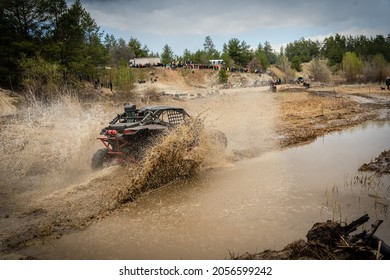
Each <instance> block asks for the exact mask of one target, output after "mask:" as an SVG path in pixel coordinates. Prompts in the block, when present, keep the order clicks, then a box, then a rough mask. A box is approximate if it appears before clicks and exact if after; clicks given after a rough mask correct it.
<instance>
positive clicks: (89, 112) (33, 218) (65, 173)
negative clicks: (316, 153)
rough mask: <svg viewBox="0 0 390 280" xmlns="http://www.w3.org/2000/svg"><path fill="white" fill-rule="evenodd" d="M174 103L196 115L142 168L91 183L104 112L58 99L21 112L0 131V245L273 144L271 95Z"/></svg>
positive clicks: (108, 172) (109, 172)
mask: <svg viewBox="0 0 390 280" xmlns="http://www.w3.org/2000/svg"><path fill="white" fill-rule="evenodd" d="M180 105H181V107H184V108H185V109H186V110H187V111H188V112H189V113H190V115H192V116H196V115H198V116H199V115H200V116H201V117H198V118H194V119H193V121H190V122H188V123H187V124H185V125H182V126H180V127H178V128H177V129H176V130H174V131H172V133H170V134H169V135H167V136H165V137H163V138H162V139H161V141H159V143H158V144H157V145H154V146H153V147H151V148H150V149H149V151H148V152H147V154H146V156H145V158H144V160H143V161H142V162H139V163H137V164H132V165H129V166H116V167H110V168H107V169H104V170H102V171H99V172H97V173H92V176H91V178H88V174H91V172H92V171H91V169H90V160H91V157H92V155H93V153H94V152H95V151H96V150H97V149H99V148H101V143H99V141H97V140H96V136H97V133H98V132H99V130H100V129H101V128H102V127H104V126H105V125H106V124H107V120H110V119H111V118H112V115H113V113H112V111H113V110H112V109H110V108H105V107H104V106H103V105H99V104H93V105H91V106H89V107H87V108H85V105H81V104H80V103H79V102H77V101H74V100H72V99H70V98H64V99H63V100H61V101H60V102H58V103H54V104H52V105H50V106H38V107H34V108H30V109H27V110H26V111H24V112H23V113H21V114H20V115H19V116H18V117H15V118H14V119H12V120H10V121H9V122H8V123H6V124H4V125H2V127H1V132H2V134H3V136H4V137H3V138H2V142H3V143H2V145H1V153H0V157H1V158H0V160H1V162H2V164H1V166H0V175H1V177H2V178H5V179H4V180H3V181H2V182H1V184H2V185H1V188H0V192H1V193H0V194H1V198H2V200H3V201H1V202H2V205H3V206H5V208H7V209H6V210H7V211H6V213H8V214H7V216H8V215H9V218H6V219H1V215H0V226H4V227H5V228H8V229H9V230H8V231H7V232H5V233H3V236H1V235H0V241H1V240H4V242H3V244H8V245H10V246H11V247H19V246H23V244H26V242H28V241H29V240H31V239H35V238H37V237H38V238H40V237H43V236H47V235H53V234H55V233H57V234H60V235H61V234H63V233H65V232H69V231H70V230H74V229H79V228H83V227H85V226H88V225H89V224H91V223H92V222H93V221H96V220H98V219H100V218H101V217H104V216H106V215H107V214H108V213H110V212H111V211H113V210H115V209H117V208H118V207H121V206H122V205H123V203H125V202H128V201H133V200H134V199H136V198H137V197H138V196H139V195H140V194H142V193H144V192H145V191H148V190H151V189H155V188H158V187H161V186H163V185H165V184H167V183H169V182H171V181H173V180H175V179H178V178H186V177H189V176H194V175H197V174H201V173H202V170H204V169H210V168H215V167H220V166H221V165H224V164H231V160H230V159H229V156H226V155H229V153H230V154H233V157H237V154H238V153H237V151H239V152H240V154H244V153H245V152H246V154H245V156H244V157H252V156H255V155H257V154H258V153H260V152H261V151H263V150H266V149H269V147H273V145H274V143H275V132H274V131H275V130H274V121H273V120H274V116H275V109H274V107H273V105H274V104H273V97H272V96H270V95H266V93H264V92H263V93H262V92H258V90H256V91H255V92H246V93H240V95H238V94H236V93H231V94H226V95H222V96H218V97H215V98H210V99H207V102H205V100H202V99H199V100H190V101H188V102H185V103H181V104H180ZM210 128H216V129H218V130H221V131H223V132H224V133H225V135H226V137H227V139H228V140H227V149H221V147H220V146H218V145H215V141H214V140H215V139H214V136H215V134H214V135H213V134H212V133H210V130H209V129H210ZM232 151H233V152H232ZM23 193H24V195H23ZM10 198H12V199H10ZM24 198H26V199H24ZM38 198H39V199H38ZM12 200H14V201H16V202H17V204H18V206H20V205H21V206H24V207H22V208H24V209H20V210H21V211H19V213H21V214H20V215H18V216H17V215H15V214H12V213H16V212H10V209H12V208H13V206H12V205H11V204H12V203H11V204H10V201H12ZM3 202H7V203H4V204H3ZM6 204H8V205H6ZM7 206H8V207H7ZM1 210H2V209H1V208H0V214H1V212H2V211H1ZM23 212H24V213H23ZM3 216H5V214H4V213H3ZM11 225H13V226H12V227H10V226H11ZM0 243H1V242H0ZM0 247H1V246H0ZM0 249H1V248H0ZM0 251H1V250H0Z"/></svg>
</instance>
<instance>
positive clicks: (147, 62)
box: [129, 57, 161, 67]
mask: <svg viewBox="0 0 390 280" xmlns="http://www.w3.org/2000/svg"><path fill="white" fill-rule="evenodd" d="M160 65H161V59H160V58H159V57H140V58H133V59H130V60H129V66H130V67H150V66H160Z"/></svg>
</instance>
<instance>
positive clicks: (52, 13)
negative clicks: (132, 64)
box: [0, 0, 390, 90]
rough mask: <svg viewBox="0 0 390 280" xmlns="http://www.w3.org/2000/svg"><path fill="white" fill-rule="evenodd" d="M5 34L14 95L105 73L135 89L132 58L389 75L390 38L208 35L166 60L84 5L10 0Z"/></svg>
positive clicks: (6, 69)
mask: <svg viewBox="0 0 390 280" xmlns="http://www.w3.org/2000/svg"><path fill="white" fill-rule="evenodd" d="M0 36H1V44H0V87H3V88H9V89H13V90H14V89H19V88H23V87H25V86H26V81H27V84H29V85H31V81H32V80H37V79H38V80H40V83H41V84H42V83H43V84H47V85H49V84H51V85H56V84H59V83H62V84H63V83H65V84H66V85H67V86H70V85H71V86H73V87H77V86H79V84H78V83H79V82H80V81H82V80H89V81H93V79H94V78H96V77H98V76H99V75H100V74H99V73H101V71H102V69H111V70H110V71H111V72H110V79H113V80H115V81H116V84H124V83H125V82H123V80H127V81H128V82H129V83H131V82H132V81H134V77H133V74H132V71H131V69H128V67H127V64H128V61H129V59H131V58H134V57H147V56H158V57H160V58H161V60H162V62H163V63H164V64H166V63H170V62H171V61H178V60H181V61H191V62H192V63H197V64H207V63H208V60H210V59H223V60H224V63H225V65H226V66H236V67H247V68H249V69H259V68H260V69H263V70H265V69H267V68H268V67H269V65H271V64H283V63H284V64H285V63H286V62H287V65H288V66H289V67H290V68H291V69H292V70H295V71H300V70H301V67H302V63H306V62H310V61H313V60H314V59H317V60H319V59H321V60H325V61H326V63H327V66H328V67H329V69H330V70H331V71H332V72H333V73H336V72H338V71H344V72H348V71H349V72H351V73H352V74H351V73H346V77H347V81H348V82H356V81H365V82H383V81H384V79H385V78H386V76H388V75H389V74H388V71H389V63H390V34H388V35H387V36H384V35H376V36H375V37H367V36H363V35H361V36H344V35H340V34H335V35H332V36H329V37H327V38H325V39H324V40H323V41H322V42H319V41H312V40H310V39H309V40H308V39H304V38H300V39H298V40H296V41H294V42H291V43H288V44H287V45H286V46H285V47H284V48H281V49H280V51H279V52H275V51H274V50H273V49H272V47H271V45H270V43H269V42H268V41H267V40H266V38H259V44H258V45H257V46H250V45H248V44H247V43H246V42H245V41H241V40H239V39H237V38H231V39H230V40H229V41H228V42H226V43H224V45H223V49H222V50H217V49H216V48H215V45H214V44H213V41H212V38H211V37H210V36H206V37H205V41H204V43H203V49H199V50H197V51H196V52H191V51H189V50H188V49H186V50H185V51H184V52H183V54H175V53H173V51H172V48H171V46H170V45H169V43H166V44H165V45H164V47H163V49H162V50H161V53H160V54H159V53H153V52H151V51H149V49H148V47H147V46H146V45H144V44H142V42H140V41H139V40H138V39H137V38H133V37H131V36H129V37H130V39H129V40H128V41H126V40H125V39H123V38H115V37H114V36H113V35H110V34H104V32H102V31H101V30H100V27H99V26H98V25H97V23H96V22H95V20H94V19H93V18H92V17H91V15H90V14H89V13H88V11H87V10H86V9H85V8H84V7H83V6H82V4H81V1H80V0H76V1H75V2H74V3H73V4H71V5H69V6H68V4H67V2H66V1H65V0H3V1H1V3H0ZM264 39H265V40H264ZM260 41H262V42H264V43H260ZM348 69H349V70H348ZM351 69H352V70H351ZM362 77H364V79H362ZM121 80H122V82H121ZM37 87H39V85H37Z"/></svg>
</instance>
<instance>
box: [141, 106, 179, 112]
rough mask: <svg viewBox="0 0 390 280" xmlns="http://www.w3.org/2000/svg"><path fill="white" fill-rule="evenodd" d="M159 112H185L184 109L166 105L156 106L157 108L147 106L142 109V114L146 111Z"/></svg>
mask: <svg viewBox="0 0 390 280" xmlns="http://www.w3.org/2000/svg"><path fill="white" fill-rule="evenodd" d="M159 110H181V111H185V110H184V109H183V108H180V107H174V106H165V105H156V106H146V107H143V108H140V109H139V111H140V112H144V111H159Z"/></svg>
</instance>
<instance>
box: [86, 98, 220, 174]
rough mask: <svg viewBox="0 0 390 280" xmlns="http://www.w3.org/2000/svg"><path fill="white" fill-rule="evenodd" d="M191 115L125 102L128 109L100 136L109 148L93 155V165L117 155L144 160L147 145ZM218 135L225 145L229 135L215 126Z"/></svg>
mask: <svg viewBox="0 0 390 280" xmlns="http://www.w3.org/2000/svg"><path fill="white" fill-rule="evenodd" d="M189 119H190V116H189V115H188V113H187V112H186V111H185V110H184V109H182V108H178V107H172V106H161V105H160V106H147V107H143V108H141V109H137V108H136V106H135V105H133V104H127V105H125V106H124V113H122V114H118V115H117V116H116V117H115V118H114V119H113V120H112V121H110V123H109V125H108V126H107V127H105V128H103V129H102V131H101V132H100V135H101V136H100V137H98V139H99V140H100V141H101V142H102V143H103V144H104V146H105V148H103V149H100V150H98V151H97V152H96V153H95V154H94V155H93V157H92V168H94V169H96V168H100V167H102V166H104V164H105V163H106V162H109V161H111V160H112V159H114V158H116V159H119V160H120V161H124V160H127V159H130V160H132V161H137V160H140V159H141V158H142V156H143V154H144V151H145V150H146V148H148V147H150V146H151V145H153V144H154V143H155V142H156V140H158V139H159V137H160V136H162V135H164V134H166V133H169V132H170V131H171V130H172V129H173V128H174V127H177V126H178V125H181V124H184V123H185V122H186V121H188V120H189ZM213 134H214V136H213V137H214V138H215V139H216V140H217V141H218V142H219V143H220V144H221V145H223V146H224V147H226V146H227V139H226V136H225V134H224V133H223V132H221V131H219V130H215V131H214V132H213Z"/></svg>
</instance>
